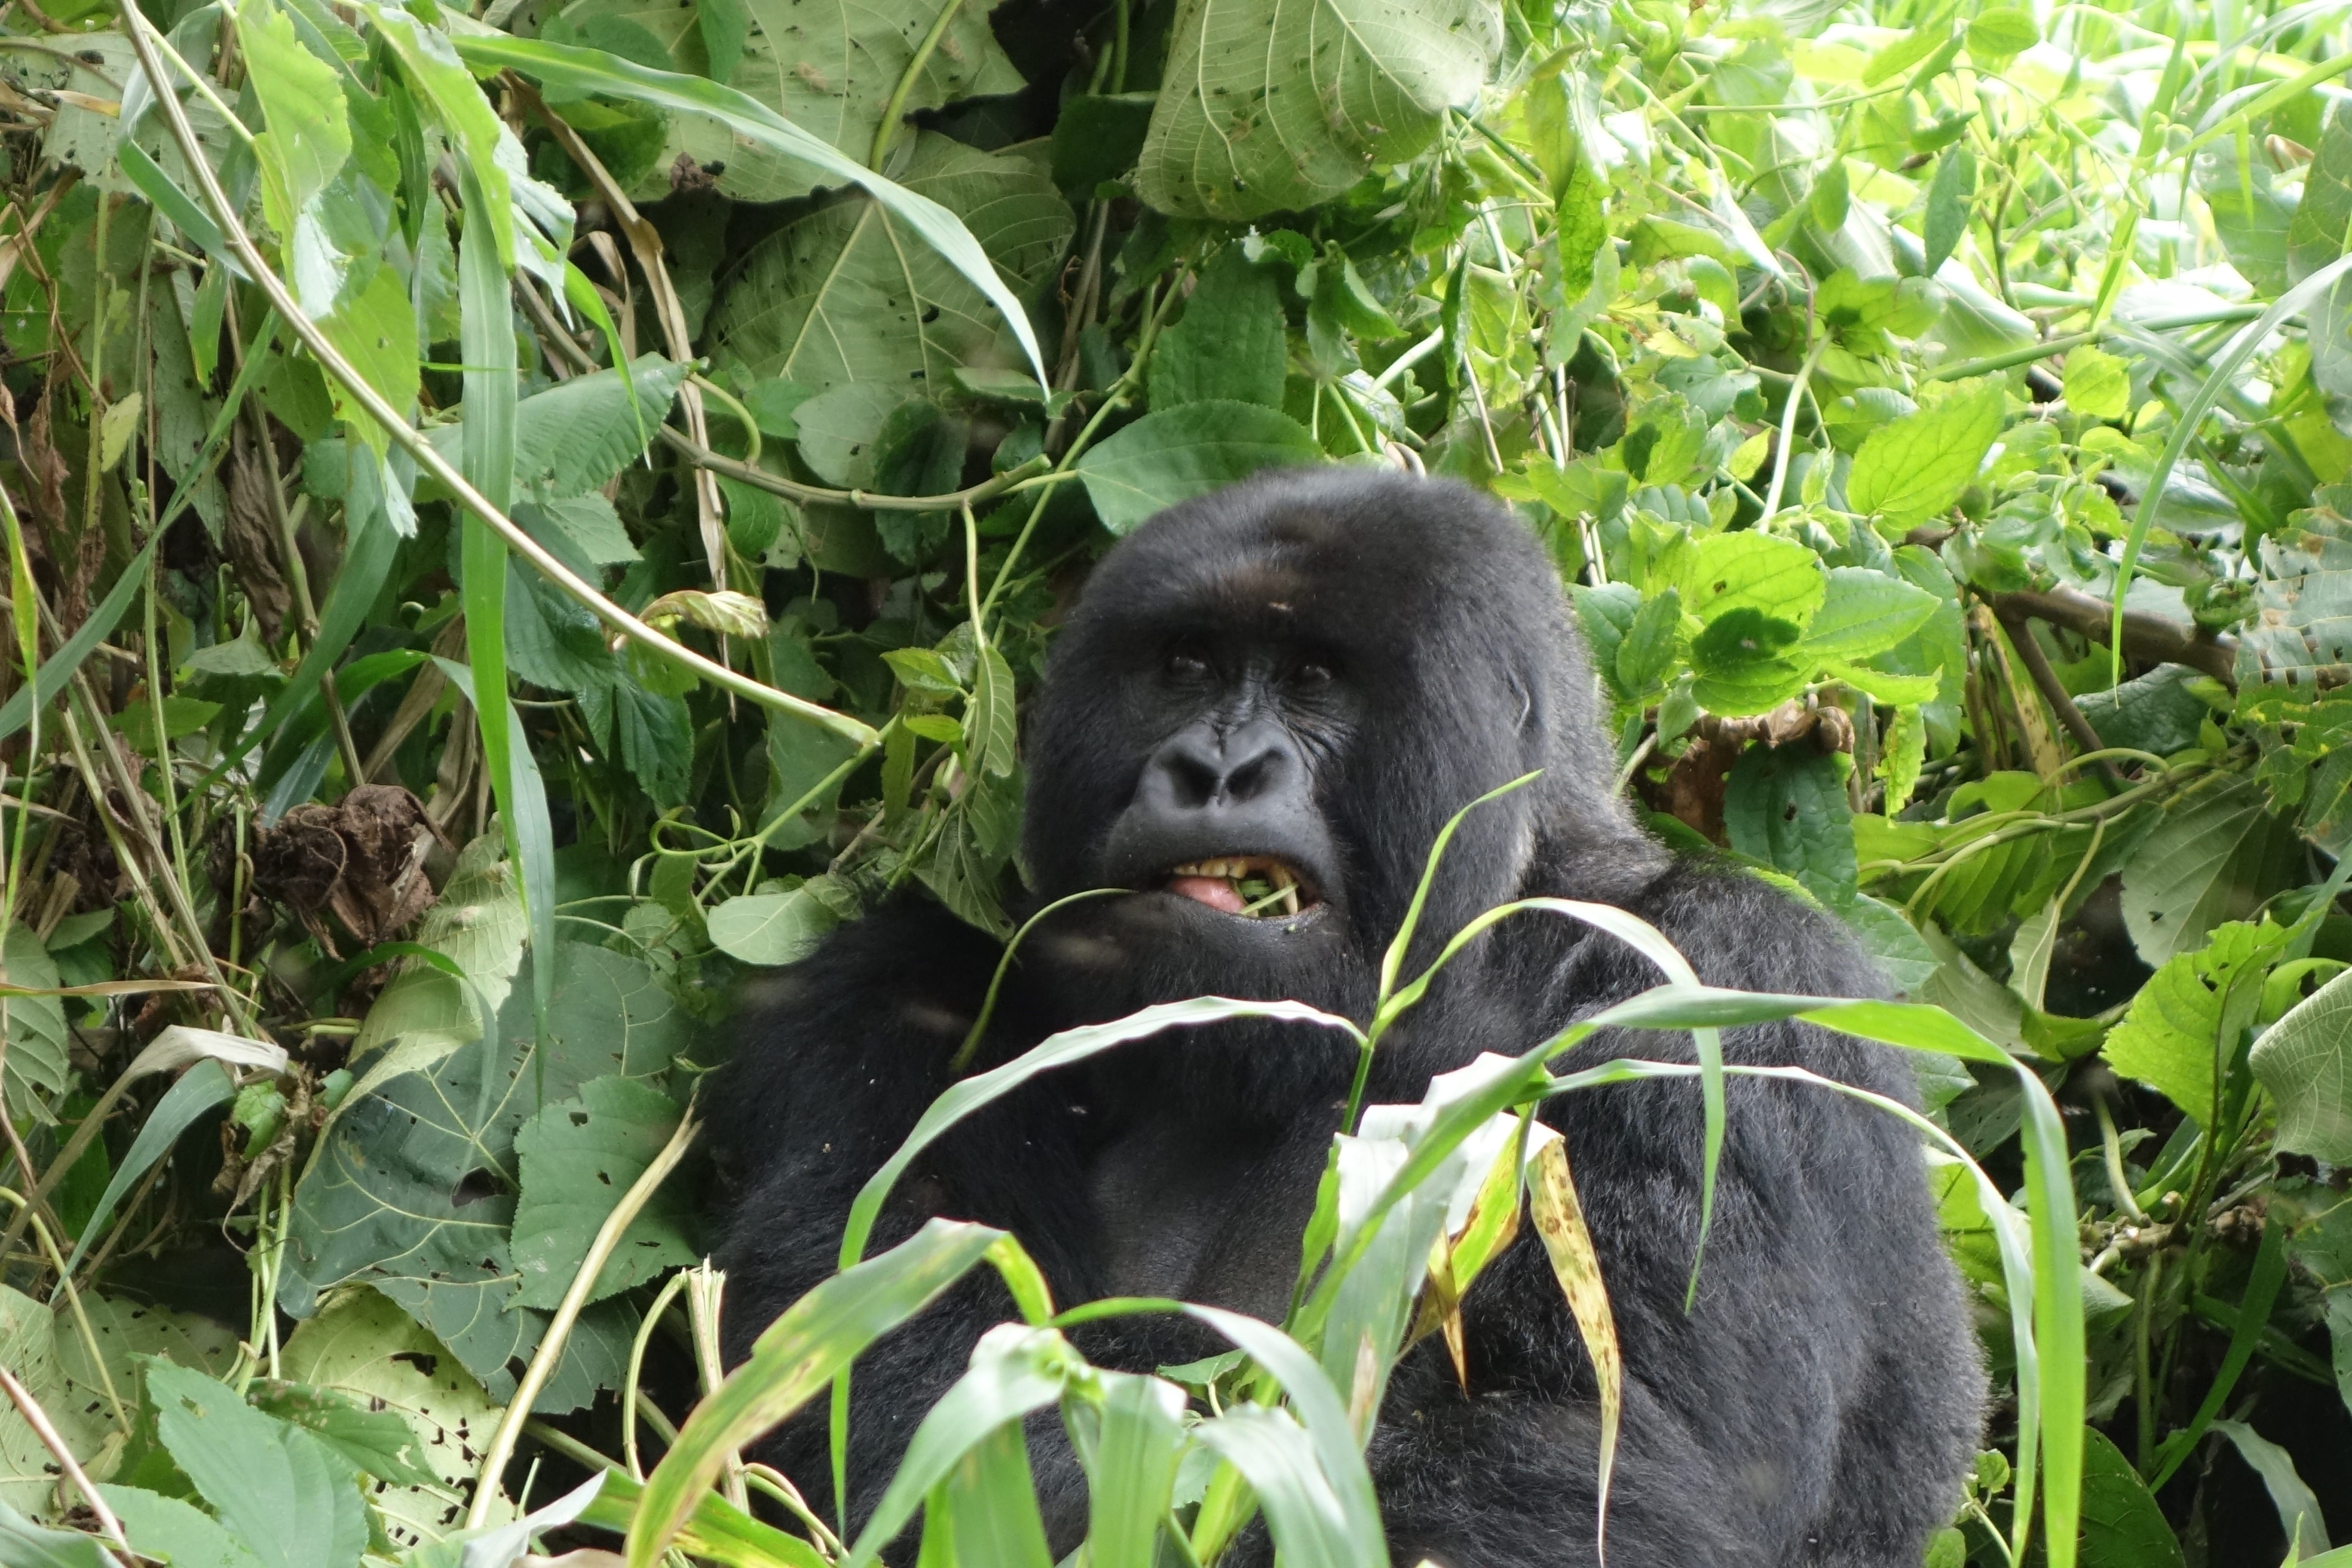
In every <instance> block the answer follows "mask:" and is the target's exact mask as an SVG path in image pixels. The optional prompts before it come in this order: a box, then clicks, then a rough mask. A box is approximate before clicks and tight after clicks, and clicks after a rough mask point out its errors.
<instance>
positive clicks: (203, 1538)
mask: <svg viewBox="0 0 2352 1568" xmlns="http://www.w3.org/2000/svg"><path fill="white" fill-rule="evenodd" d="M99 1490H100V1492H101V1493H103V1494H104V1496H105V1498H106V1506H107V1507H109V1508H110V1509H112V1510H114V1517H115V1518H117V1519H119V1520H121V1521H122V1532H123V1534H125V1535H127V1536H129V1537H130V1538H131V1546H132V1547H133V1548H135V1549H136V1550H138V1551H139V1552H142V1553H144V1554H145V1555H147V1556H149V1557H153V1558H156V1559H157V1560H159V1561H163V1562H168V1563H170V1564H171V1565H172V1568H260V1563H261V1560H260V1559H259V1558H257V1557H256V1556H255V1555H254V1554H253V1553H252V1552H250V1551H248V1550H247V1548H246V1545H245V1543H244V1542H241V1541H239V1540H237V1538H236V1536H234V1535H231V1534H230V1533H229V1532H228V1531H226V1530H224V1529H222V1528H221V1526H220V1521H217V1520H215V1519H214V1518H213V1516H212V1515H210V1514H208V1513H206V1512H205V1511H204V1510H201V1509H199V1508H197V1507H196V1506H195V1505H194V1504H193V1503H187V1502H183V1501H181V1500H179V1499H178V1498H175V1497H165V1496H163V1494H162V1493H160V1492H151V1491H145V1490H142V1489H140V1488H138V1487H110V1486H100V1488H99ZM0 1563H6V1564H7V1565H8V1568H17V1564H16V1559H14V1558H12V1557H10V1556H8V1554H7V1552H5V1550H0Z"/></svg>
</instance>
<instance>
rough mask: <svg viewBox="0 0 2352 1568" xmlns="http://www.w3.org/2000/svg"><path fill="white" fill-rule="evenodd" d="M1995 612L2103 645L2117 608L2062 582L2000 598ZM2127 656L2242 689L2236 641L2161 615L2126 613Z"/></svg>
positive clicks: (1995, 602)
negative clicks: (2181, 668)
mask: <svg viewBox="0 0 2352 1568" xmlns="http://www.w3.org/2000/svg"><path fill="white" fill-rule="evenodd" d="M1992 610H1993V614H1994V615H1996V616H2000V617H2001V618H2002V619H2003V620H2007V619H2009V618H2010V617H2011V616H2031V617H2032V618H2033V619H2034V620H2037V621H2047V622H2048V623H2049V624H2050V625H2052V626H2063V627H2065V628H2066V629H2067V630H2068V631H2070V632H2073V633H2074V634H2075V635H2076V636H2078V637H2088V638H2090V639H2091V640H2092V641H2093V642H2095V643H2100V644H2105V642H2106V640H2107V622H2108V617H2109V616H2112V615H2113V614H2114V613H2115V609H2114V606H2113V605H2109V604H2108V603H2107V602H2106V601H2105V600H2104V599H2094V598H2093V597H2091V596H2090V595H2088V594H2085V593H2084V592H2082V591H2081V590H2080V589H2076V588H2069V587H2066V586H2064V585H2063V584H2061V585H2059V586H2057V587H2053V588H2050V589H2047V590H2042V591H2037V590H2033V589H2026V588H2021V589H2018V590H2016V591H2015V592H2012V593H2007V594H1995V595H1992ZM2124 652H2125V653H2126V655H2127V656H2129V657H2130V658H2136V659H2138V660H2139V661H2140V662H2142V663H2144V664H2185V665H2187V666H2189V668H2191V669H2194V670H2199V671H2200V672H2202V673H2204V674H2206V675H2210V676H2211V677H2212V678H2213V679H2216V680H2218V681H2220V682H2221V684H2222V685H2224V686H2227V687H2229V688H2230V689H2232V690H2235V689H2237V684H2238V677H2237V670H2236V662H2237V657H2238V643H2237V639H2236V638H2235V637H2213V636H2209V635H2208V634H2207V633H2205V632H2204V631H2202V630H2201V629H2200V628H2198V627H2195V626H2182V625H2181V624H2180V623H2179V621H2175V620H2168V619H2167V618H2166V617H2164V616H2152V615H2149V614H2147V612H2146V611H2143V610H2126V611H2125V612H2124Z"/></svg>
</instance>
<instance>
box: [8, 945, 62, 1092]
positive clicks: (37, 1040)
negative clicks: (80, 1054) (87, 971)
mask: <svg viewBox="0 0 2352 1568" xmlns="http://www.w3.org/2000/svg"><path fill="white" fill-rule="evenodd" d="M0 980H5V982H6V983H7V984H11V985H23V986H28V987H30V988H32V989H35V990H47V991H53V990H55V989H57V986H58V965H57V961H56V960H55V959H52V958H51V957H50V956H49V951H48V949H47V948H46V947H44V946H42V945H41V939H40V938H39V937H38V936H36V935H35V934H34V933H33V931H32V930H31V928H30V927H27V926H24V925H20V924H16V923H11V924H10V925H9V927H8V934H7V938H6V941H5V946H0ZM0 1027H5V1029H6V1030H7V1038H8V1065H7V1077H6V1079H5V1091H6V1095H7V1100H8V1104H9V1106H10V1107H11V1108H12V1109H16V1110H26V1109H32V1110H33V1114H34V1115H35V1116H37V1117H38V1118H40V1119H41V1120H43V1121H46V1120H47V1114H48V1113H47V1111H46V1110H39V1109H37V1108H38V1107H39V1106H40V1105H41V1104H42V1100H41V1096H40V1094H37V1093H36V1092H35V1091H36V1090H40V1091H45V1092H47V1093H55V1092H56V1091H58V1089H63V1088H65V1086H66V1013H65V1006H64V1005H63V1004H62V1003H60V1002H59V1001H58V999H57V998H56V997H54V996H7V997H0Z"/></svg>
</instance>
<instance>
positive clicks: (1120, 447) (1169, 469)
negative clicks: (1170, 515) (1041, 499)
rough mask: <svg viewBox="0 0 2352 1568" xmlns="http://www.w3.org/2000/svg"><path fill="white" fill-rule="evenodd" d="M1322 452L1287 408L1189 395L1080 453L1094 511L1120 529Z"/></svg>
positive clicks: (1080, 472)
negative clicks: (1200, 399)
mask: <svg viewBox="0 0 2352 1568" xmlns="http://www.w3.org/2000/svg"><path fill="white" fill-rule="evenodd" d="M1322 455H1323V451H1322V448H1321V447H1318V445H1317V444H1316V441H1315V437H1312V436H1310V435H1308V434H1307V429H1306V427H1305V426H1302V425H1300V424H1299V423H1298V422H1297V420H1295V419H1293V418H1291V417H1290V416H1288V415H1286V414H1279V413H1276V411H1275V410H1273V409H1271V408H1262V407H1259V406H1258V405H1255V404H1251V403H1229V402H1217V403H1188V404H1185V405H1181V407H1177V408H1171V409H1164V410H1161V411H1160V412H1159V413H1155V414H1147V415H1145V416H1143V417H1142V418H1140V419H1139V420H1137V421H1136V422H1135V423H1134V424H1132V425H1129V426H1127V427H1126V428H1125V429H1123V430H1121V431H1119V432H1118V434H1117V435H1116V436H1113V437H1110V438H1109V439H1108V440H1107V441H1105V442H1103V443H1102V444H1101V445H1099V446H1097V447H1094V448H1092V449H1091V450H1089V451H1088V452H1087V455H1086V456H1085V457H1083V458H1079V459H1078V475H1079V478H1081V479H1084V480H1085V481H1086V487H1087V497H1088V498H1089V499H1090V500H1093V502H1094V503H1095V515H1096V516H1097V517H1099V518H1101V519H1102V522H1103V526H1104V527H1105V528H1108V529H1109V530H1110V531H1112V532H1113V533H1125V532H1127V531H1129V529H1132V528H1134V527H1135V526H1136V525H1137V524H1138V523H1140V522H1142V521H1144V520H1145V519H1146V518H1149V517H1150V516H1151V515H1152V514H1153V513H1154V512H1157V511H1159V510H1161V509H1162V508H1164V507H1171V506H1173V505H1175V504H1176V503H1177V502H1178V501H1180V500H1191V499H1192V498H1193V497H1194V496H1201V495H1206V494H1208V493H1209V492H1210V491H1211V490H1213V489H1217V488H1218V487H1219V486H1221V485H1227V484H1231V483H1232V482H1233V481H1234V480H1235V479H1246V478H1248V477H1249V476H1250V475H1251V474H1253V473H1255V472H1256V471H1257V470H1258V469H1260V468H1268V467H1272V466H1276V465H1281V464H1291V463H1311V462H1315V461H1317V460H1318V459H1319V458H1321V457H1322Z"/></svg>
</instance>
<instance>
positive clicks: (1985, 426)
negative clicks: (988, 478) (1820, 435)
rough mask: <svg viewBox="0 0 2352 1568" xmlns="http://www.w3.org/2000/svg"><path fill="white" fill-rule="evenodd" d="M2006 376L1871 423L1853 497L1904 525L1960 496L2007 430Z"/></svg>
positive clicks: (1856, 464)
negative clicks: (2002, 431)
mask: <svg viewBox="0 0 2352 1568" xmlns="http://www.w3.org/2000/svg"><path fill="white" fill-rule="evenodd" d="M2002 416H2003V403H2002V394H2001V389H2000V383H1999V382H1997V381H1988V382H1986V383H1984V384H1981V385H1979V386H1977V387H1975V388H1973V389H1972V390H1969V391H1965V392H1957V393H1954V394H1953V395H1951V396H1949V397H1947V398H1945V399H1944V400H1943V401H1942V402H1941V403H1937V404H1935V405H1931V406H1929V407H1927V408H1925V409H1922V410H1921V411H1920V412H1918V413H1916V414H1913V415H1910V416H1906V417H1905V418H1901V419H1897V420H1895V421H1894V422H1893V423H1891V424H1887V425H1882V426H1879V427H1878V428H1877V429H1875V430H1874V431H1872V432H1871V433H1870V435H1869V437H1868V438H1866V439H1865V440H1864V442H1863V444H1862V450H1860V451H1859V452H1857V453H1855V454H1854V458H1853V473H1852V475H1851V476H1849V477H1848V479H1846V486H1845V493H1846V499H1847V500H1850V501H1851V502H1853V510H1856V511H1858V512H1865V513H1875V514H1876V515H1878V516H1880V517H1883V518H1885V520H1886V521H1888V522H1890V523H1893V524H1895V525H1896V526H1898V527H1906V528H1907V527H1910V526H1913V525H1915V524H1917V523H1921V522H1925V521H1927V519H1929V518H1931V517H1933V516H1935V515H1936V514H1937V513H1938V512H1940V511H1942V510H1944V509H1945V508H1947V507H1948V506H1950V505H1951V504H1952V503H1953V502H1954V501H1956V500H1959V497H1960V492H1961V491H1962V490H1964V489H1968V487H1969V483H1970V482H1971V481H1973V480H1974V479H1976V477H1977V468H1978V467H1979V465H1980V464H1982V463H1983V461H1984V456H1985V454H1986V453H1987V452H1989V451H1990V450H1991V449H1992V444H1993V441H1994V440H1995V439H1996V438H1997V437H1999V436H2000V426H2001V420H2002Z"/></svg>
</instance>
